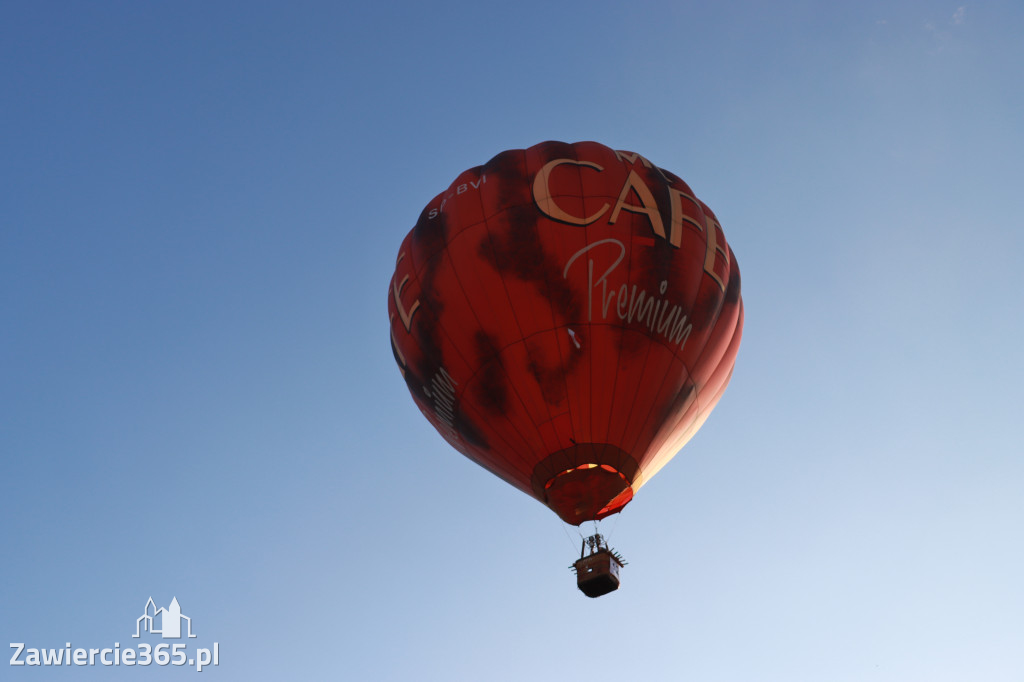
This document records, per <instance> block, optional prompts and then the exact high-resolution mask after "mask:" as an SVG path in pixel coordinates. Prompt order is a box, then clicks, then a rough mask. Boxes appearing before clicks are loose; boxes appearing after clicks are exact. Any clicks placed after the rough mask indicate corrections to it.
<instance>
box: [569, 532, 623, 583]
mask: <svg viewBox="0 0 1024 682" xmlns="http://www.w3.org/2000/svg"><path fill="white" fill-rule="evenodd" d="M588 547H589V549H590V553H589V554H587V549H588ZM625 565H626V562H625V561H623V559H622V556H621V555H620V554H619V553H618V552H616V551H615V550H613V549H612V548H611V547H609V546H608V545H607V543H606V542H605V540H604V538H603V537H602V536H601V535H600V534H594V535H591V536H590V537H589V538H585V539H584V540H583V545H582V547H581V548H580V558H579V559H578V560H576V562H575V563H573V565H572V566H571V570H572V571H573V573H575V574H576V586H577V587H578V588H579V589H580V592H582V593H583V594H585V595H587V596H588V597H590V598H595V597H600V596H602V595H605V594H608V593H609V592H614V591H615V590H617V589H619V583H620V580H619V571H620V570H621V569H622V567H623V566H625Z"/></svg>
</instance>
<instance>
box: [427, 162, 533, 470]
mask: <svg viewBox="0 0 1024 682" xmlns="http://www.w3.org/2000/svg"><path fill="white" fill-rule="evenodd" d="M516 151H517V152H518V153H519V154H520V155H521V156H522V162H523V170H524V172H525V170H526V151H525V150H522V149H520V150H516ZM477 200H478V201H479V202H480V213H481V215H483V217H484V219H483V226H484V231H485V232H486V233H487V241H488V243H489V244H490V245H491V251H492V252H493V253H494V254H495V257H497V256H498V254H497V251H496V250H495V246H494V237H493V235H492V234H491V225H490V218H493V217H497V216H499V215H502V214H503V213H507V212H508V209H509V208H510V207H505V208H504V209H502V210H500V211H497V212H496V213H494V215H493V216H490V217H488V216H487V207H486V206H485V205H484V201H483V193H482V192H481V193H479V194H477ZM445 247H446V248H447V244H446V245H445ZM498 279H499V280H500V281H501V289H502V291H503V292H504V293H505V299H506V300H507V301H508V306H509V310H510V311H511V313H512V319H513V320H514V321H515V324H516V329H517V330H518V332H519V338H520V339H521V340H525V339H524V334H523V327H522V325H521V324H519V316H518V315H517V314H516V309H515V306H514V305H513V303H512V297H511V296H510V295H509V292H508V287H506V286H505V278H504V276H502V274H501V273H500V272H499V273H498ZM459 286H460V287H462V282H461V280H460V281H459ZM465 295H466V294H465V289H463V296H465ZM466 298H467V301H468V300H469V297H468V296H467V297H466ZM470 309H471V310H472V306H470ZM473 315H474V317H477V324H478V325H479V322H480V320H479V317H478V316H477V315H476V311H475V310H474V311H473ZM512 345H514V343H509V344H507V345H506V346H505V347H504V348H503V349H502V350H501V351H499V352H498V354H497V356H496V357H498V358H500V357H501V353H502V352H503V351H504V350H505V348H509V347H511V346H512ZM524 351H528V349H527V348H526V347H525V345H524ZM527 354H528V352H527ZM499 366H501V370H502V372H503V373H504V374H505V377H506V379H507V380H508V385H509V387H510V388H511V389H512V392H513V393H515V395H516V398H517V399H518V400H519V404H520V405H522V407H523V410H524V411H525V413H526V414H527V415H528V416H530V417H531V420H530V421H531V423H532V426H533V430H534V431H535V432H536V434H537V439H538V441H539V442H540V446H541V448H542V449H543V448H544V435H543V434H542V433H541V431H540V426H539V425H538V424H536V423H535V422H533V419H532V414H531V411H530V409H529V407H528V406H527V405H526V402H525V401H524V400H523V397H522V395H520V393H519V389H518V387H517V386H516V384H515V382H514V381H513V380H512V377H511V376H509V374H508V372H507V371H505V367H504V366H503V365H501V363H500V362H499ZM474 374H475V373H474ZM545 410H546V411H547V413H548V419H549V420H550V419H551V410H550V409H548V408H547V406H546V405H545ZM505 420H506V421H507V422H509V423H510V424H512V426H513V427H514V428H515V429H516V431H517V432H519V429H518V427H516V426H515V424H513V423H512V420H510V419H508V417H507V416H506V417H505ZM520 433H521V432H520ZM523 440H524V441H526V440H527V439H526V438H524V439H523ZM527 442H528V441H527ZM520 458H522V459H523V463H524V464H525V465H526V467H527V468H529V469H530V470H531V474H532V468H533V466H534V464H533V463H531V462H530V461H529V459H527V458H525V457H524V456H523V455H520Z"/></svg>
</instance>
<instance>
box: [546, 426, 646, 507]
mask: <svg viewBox="0 0 1024 682" xmlns="http://www.w3.org/2000/svg"><path fill="white" fill-rule="evenodd" d="M638 472H639V466H637V464H636V460H634V459H633V457H632V456H630V455H629V454H627V453H626V452H624V451H623V450H621V449H619V448H617V447H615V446H612V445H607V444H603V443H585V444H579V445H576V446H574V447H572V448H567V449H566V450H561V451H559V452H557V453H554V454H553V455H550V456H549V457H547V458H545V459H544V460H543V461H542V462H541V463H540V464H538V465H537V468H536V469H535V470H534V475H533V488H534V494H535V496H536V497H537V499H539V500H541V501H542V502H543V503H544V504H546V505H547V506H548V507H550V508H551V509H552V510H553V511H554V512H555V513H556V514H558V516H559V517H560V518H561V519H562V520H563V521H565V522H566V523H570V524H572V525H574V526H578V525H580V524H581V523H583V522H584V521H596V520H598V519H603V518H604V517H606V516H608V515H610V514H615V513H616V512H619V511H622V508H623V507H625V506H626V505H627V504H628V503H629V501H630V500H632V499H633V487H632V484H633V480H634V479H635V478H636V475H637V473H638Z"/></svg>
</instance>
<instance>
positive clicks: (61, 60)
mask: <svg viewBox="0 0 1024 682" xmlns="http://www.w3.org/2000/svg"><path fill="white" fill-rule="evenodd" d="M1022 29H1024V4H1021V3H1020V2H1019V0H993V1H990V2H984V3H970V4H963V5H961V4H958V2H956V1H954V2H948V3H947V2H925V1H896V2H872V1H869V2H857V3H832V2H810V1H802V2H800V1H793V0H782V1H781V2H773V3H754V2H736V3H726V2H723V3H704V2H700V3H698V2H665V1H661V2H642V1H641V2H631V3H623V2H614V3H612V2H604V1H594V0H589V1H588V2H557V3H554V2H548V3H540V2H514V3H513V2H507V3H467V2H459V3H449V2H442V3H414V2H405V3H394V2H375V3H370V2H364V3H358V4H355V3H328V2H290V3H269V2H245V3H242V2H238V3H226V2H184V1H182V2H174V3H157V2H137V1H132V2H101V3H72V2H24V3H6V4H5V5H4V6H3V8H2V9H0V92H2V93H3V96H2V105H0V144H2V147H0V154H2V159H3V160H2V162H0V187H2V190H0V457H2V459H0V461H2V464H3V469H2V472H3V473H2V476H0V519H2V525H0V547H2V552H0V633H2V637H0V639H2V641H3V642H4V646H5V647H6V646H7V643H10V642H25V643H26V644H27V646H29V647H46V648H61V647H63V646H64V645H65V643H66V642H71V643H72V646H73V647H84V648H90V647H95V648H99V647H110V646H112V644H113V642H115V641H116V642H119V643H120V644H121V646H122V647H125V646H133V645H134V644H133V642H134V643H138V642H139V641H140V640H132V638H131V634H132V633H133V632H134V628H135V619H136V618H138V617H139V615H141V613H142V608H143V605H144V604H145V601H146V599H147V598H149V597H151V596H152V597H153V599H154V601H155V602H156V603H157V605H159V606H165V605H167V604H169V603H170V601H171V598H172V597H177V599H178V600H179V602H180V604H181V607H182V611H183V612H184V613H185V614H187V615H189V616H190V617H191V618H192V622H193V626H194V628H195V631H196V633H197V634H198V638H197V639H196V640H190V646H189V648H190V650H192V649H193V648H194V647H197V646H207V647H209V646H212V643H213V642H215V641H216V642H218V643H219V646H220V666H219V667H217V668H207V670H206V671H204V675H212V676H213V677H215V678H217V677H219V678H221V679H226V680H281V679H301V680H321V679H332V680H395V681H402V682H405V681H407V680H414V679H415V680H474V681H475V680H488V681H489V680H509V681H520V680H560V681H564V680H584V679H593V678H594V677H595V676H598V677H600V678H602V679H622V680H655V681H660V680H666V681H675V680H699V681H700V682H716V681H730V682H752V681H753V682H773V681H779V682H800V681H804V680H806V681H808V682H822V681H826V682H843V681H847V680H849V681H856V682H863V681H865V680H884V681H893V682H911V681H915V680H927V681H928V682H946V681H949V682H961V681H965V680H985V681H986V682H1002V681H1005V682H1019V681H1020V680H1021V679H1024V657H1022V654H1021V651H1022V642H1024V581H1022V576H1024V541H1022V537H1021V535H1022V525H1024V456H1022V455H1024V438H1022V437H1021V429H1020V425H1019V424H1020V420H1021V415H1020V410H1021V407H1022V406H1024V351H1022V350H1021V347H1020V339H1021V337H1022V332H1024V274H1022V268H1021V262H1022V261H1024V236H1022V235H1024V230H1022V229H1021V228H1022V225H1021V216H1022V215H1024V191H1022V189H1021V186H1020V185H1021V182H1022V180H1024V163H1022V161H1021V159H1022V158H1024V79H1022V78H1021V74H1022V73H1024V42H1022V41H1021V38H1020V36H1021V32H1022ZM547 139H558V140H566V141H576V140H588V139H592V140H597V141H599V142H602V143H605V144H608V145H610V146H613V147H616V148H619V149H627V150H633V151H637V152H640V153H642V154H644V155H645V156H647V157H648V158H649V159H651V160H652V161H653V162H654V163H656V164H658V165H659V166H662V167H665V168H667V169H669V170H672V171H673V172H675V173H677V174H678V175H680V176H681V177H682V178H683V179H685V180H686V181H687V182H688V183H689V184H690V186H691V187H692V188H693V189H694V191H695V192H696V193H697V195H698V196H699V197H700V198H701V199H702V200H704V201H705V202H706V203H707V204H708V205H710V206H711V207H712V208H713V209H714V211H715V212H716V214H717V215H718V217H719V218H720V220H721V221H722V224H723V227H724V230H725V233H726V235H727V237H728V239H729V242H730V244H731V245H732V247H733V249H734V250H735V252H736V255H737V258H738V261H739V264H740V267H741V270H742V273H743V278H744V279H743V298H744V303H745V307H746V326H745V330H744V339H743V345H742V347H741V349H740V355H739V360H738V362H737V366H736V371H735V375H734V378H733V382H732V384H731V386H730V388H729V390H728V391H727V392H726V394H725V397H724V398H723V400H722V401H721V402H720V403H719V406H718V408H717V410H716V411H715V413H714V414H713V415H712V417H711V418H710V419H709V420H708V422H707V424H706V425H705V427H704V428H703V430H702V431H701V432H700V433H699V434H698V435H697V437H696V438H695V439H694V440H693V441H691V443H690V444H689V445H688V446H687V447H686V449H685V450H684V451H683V453H682V454H680V455H679V456H678V457H676V459H675V460H674V461H673V462H672V463H671V464H670V465H668V466H667V467H666V468H665V469H664V470H662V471H661V472H660V473H659V475H658V476H657V477H656V478H655V479H654V480H653V481H651V482H650V483H649V484H648V485H646V486H645V487H644V488H643V490H642V491H641V494H639V495H638V496H637V498H636V499H635V500H634V501H633V502H632V503H631V504H630V506H629V507H628V508H627V509H626V511H625V512H624V513H623V514H622V515H620V516H619V517H615V518H612V519H609V520H606V521H605V522H603V523H602V526H603V527H604V528H605V529H606V530H608V531H611V539H612V544H613V545H614V546H615V547H616V548H617V549H618V550H619V551H621V552H622V553H623V554H624V555H625V557H626V559H627V560H628V561H629V565H628V566H627V567H626V568H625V570H624V572H623V586H622V589H621V590H619V591H618V592H616V593H614V594H612V595H609V596H607V597H603V598H601V599H598V600H589V599H587V598H585V597H584V596H582V595H581V594H580V593H579V592H578V591H577V590H576V588H575V584H574V578H573V576H572V574H571V573H570V572H569V571H568V570H567V566H568V565H569V564H570V563H571V561H572V560H573V558H574V557H575V556H576V554H577V553H578V541H579V535H578V534H577V532H576V530H575V529H573V528H570V527H566V526H562V524H561V523H560V522H559V521H558V519H557V517H555V515H554V514H553V513H551V512H550V511H549V510H547V509H546V508H545V507H543V506H542V505H540V504H538V503H537V502H536V501H534V500H532V499H530V498H529V497H527V496H525V495H523V494H522V493H521V492H519V491H517V490H514V489H513V488H511V487H510V486H507V485H506V484H504V483H502V482H501V481H499V480H498V479H496V478H494V477H493V476H490V475H489V474H487V472H485V471H484V470H482V469H481V468H479V467H477V466H475V465H473V464H472V463H470V462H469V461H467V460H465V459H464V458H462V457H461V456H460V455H458V454H457V453H455V452H454V451H453V450H451V449H450V448H449V447H448V446H447V445H446V444H445V443H444V442H443V441H442V439H441V438H440V436H438V435H437V434H436V432H434V431H433V429H432V428H431V427H430V426H429V424H427V422H426V421H425V420H424V419H423V418H422V416H421V415H420V414H419V412H418V410H417V409H416V408H415V406H414V404H413V402H412V400H411V398H410V397H409V395H408V391H407V390H406V388H405V386H404V383H403V382H402V380H401V377H400V375H399V372H398V369H397V368H396V366H395V363H394V359H393V357H392V353H391V349H390V346H389V342H388V325H387V309H386V293H387V285H388V281H389V278H390V276H391V273H392V270H393V267H394V260H395V256H396V254H397V250H398V246H399V244H400V242H401V240H402V238H403V237H404V235H405V234H406V232H407V231H408V230H409V229H410V228H411V227H412V225H413V223H414V222H415V220H416V218H417V216H418V215H419V212H420V210H421V208H422V207H423V206H424V205H425V204H426V203H427V202H428V201H429V200H430V199H431V198H432V197H433V196H434V195H435V194H437V193H438V192H440V191H441V190H442V189H444V188H445V187H447V186H448V184H449V183H450V182H451V181H452V180H453V179H454V178H455V177H456V175H458V173H460V172H461V171H462V170H464V169H466V168H469V167H471V166H474V165H477V164H480V163H483V162H485V161H486V160H487V159H489V158H490V157H491V156H493V155H494V154H495V153H497V152H498V151H501V150H503V149H508V148H517V147H526V146H530V145H532V144H535V143H537V142H540V141H543V140H547ZM158 641H159V640H155V639H154V640H153V641H152V643H153V644H156V643H158ZM8 651H9V653H8V656H9V655H10V653H13V651H12V650H8ZM4 666H5V668H4V672H3V673H0V677H3V678H4V679H13V680H18V679H26V678H32V679H44V678H49V677H50V676H51V675H53V674H56V673H53V672H52V671H50V672H47V671H46V670H45V669H30V668H14V667H10V666H9V665H8V664H7V663H4ZM60 674H61V675H64V676H65V677H67V679H72V678H74V679H76V680H78V679H82V680H85V679H108V678H111V677H113V678H124V677H138V678H139V679H154V678H160V679H163V678H165V677H173V676H177V678H176V679H180V678H182V677H186V676H188V675H191V674H194V673H189V672H186V671H184V670H177V669H174V668H158V667H157V666H155V665H154V666H150V667H149V668H126V667H119V668H103V667H100V666H97V667H95V668H73V669H71V670H68V671H67V672H66V673H64V672H62V673H60Z"/></svg>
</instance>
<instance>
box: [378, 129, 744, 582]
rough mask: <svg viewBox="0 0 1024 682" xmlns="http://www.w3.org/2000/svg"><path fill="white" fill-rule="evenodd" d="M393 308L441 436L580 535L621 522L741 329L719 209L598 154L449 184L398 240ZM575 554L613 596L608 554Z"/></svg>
mask: <svg viewBox="0 0 1024 682" xmlns="http://www.w3.org/2000/svg"><path fill="white" fill-rule="evenodd" d="M388 313H389V317H390V327H391V345H392V350H393V352H394V356H395V360H396V361H397V363H398V366H399V369H400V370H401V373H402V376H403V377H404V379H405V382H406V385H407V386H408V388H409V392H410V393H411V394H412V397H413V400H414V401H415V402H416V405H417V406H418V407H419V409H420V411H421V412H422V413H423V414H424V415H425V416H426V418H427V420H428V421H429V422H430V423H431V424H432V425H433V426H434V428H436V429H437V431H438V432H439V433H440V434H441V436H442V437H443V438H444V439H445V440H446V441H447V442H448V443H449V444H450V445H451V446H452V447H453V448H455V449H456V450H457V451H459V452H461V453H462V454H463V455H465V456H466V457H468V458H469V459H471V460H473V461H474V462H476V463H477V464H479V465H480V466H482V467H484V468H485V469H487V470H488V471H490V472H491V473H493V474H494V475H496V476H498V477H500V478H502V479H503V480H505V481H507V482H508V483H510V484H511V485H513V486H515V487H517V488H519V489H520V490H522V491H523V492H525V493H526V494H527V495H530V496H532V497H534V498H536V499H537V500H539V501H540V502H542V503H543V504H545V505H547V506H548V507H550V508H551V509H552V510H553V511H554V512H555V513H556V514H558V516H559V517H560V518H561V519H562V520H563V521H565V522H566V523H569V524H573V525H577V526H578V525H579V524H581V523H583V522H585V521H590V520H598V519H602V518H604V517H606V516H608V515H610V514H615V513H617V512H620V511H622V509H623V507H625V506H626V505H627V504H628V503H629V502H630V501H631V500H632V499H633V497H634V495H635V494H636V493H637V491H638V490H639V489H640V488H641V486H643V484H644V483H645V482H647V481H648V480H650V478H651V477H652V476H654V474H656V473H657V472H658V471H659V470H660V469H661V468H662V467H663V466H664V465H665V464H666V463H667V462H668V461H669V460H670V459H671V458H672V457H673V456H674V455H675V454H676V453H677V452H678V451H679V450H680V449H681V448H682V447H683V445H685V444H686V442H687V441H688V440H689V439H690V438H691V437H692V436H693V435H694V434H695V433H696V432H697V430H698V429H699V428H700V427H701V425H702V424H703V423H704V421H705V420H706V419H707V417H708V415H709V414H710V413H711V410H712V409H713V408H714V407H715V405H716V404H717V403H718V401H719V399H720V398H721V397H722V394H723V392H724V391H725V388H726V386H727V385H728V383H729V379H730V377H731V376H732V371H733V365H734V363H735V360H736V353H737V351H738V349H739V344H740V337H741V332H742V328H743V302H742V299H741V298H740V272H739V268H738V266H737V264H736V259H735V257H734V255H733V252H732V249H731V248H730V247H729V245H728V243H727V242H726V239H725V235H724V233H723V232H722V227H721V225H720V224H719V222H718V220H717V218H716V217H715V214H714V213H713V212H712V211H711V209H709V208H708V207H707V205H705V204H704V203H703V202H702V201H700V200H699V199H698V198H697V197H696V196H695V195H694V193H693V191H692V190H691V189H690V187H689V186H688V185H687V184H686V183H685V182H683V181H682V180H681V179H680V178H679V177H677V176H676V175H674V174H672V173H671V172H669V171H667V170H664V169H662V168H659V167H658V166H656V165H654V164H653V163H651V162H650V161H649V160H648V159H647V158H646V157H644V156H641V155H640V154H637V153H634V152H626V151H621V150H614V149H611V148H609V147H606V146H604V145H601V144H598V143H596V142H578V143H575V144H568V143H564V142H544V143H541V144H538V145H536V146H533V147H530V148H529V149H516V150H509V151H504V152H501V153H500V154H498V155H497V156H495V157H494V158H492V159H491V160H490V161H488V162H487V163H486V164H484V165H482V166H477V167H475V168H471V169H469V170H467V171H465V172H464V173H462V174H461V175H459V176H458V177H457V178H456V179H455V181H454V182H453V183H452V184H451V185H450V186H449V187H448V189H446V190H445V191H443V192H441V193H440V194H438V195H437V196H436V197H435V198H434V199H433V200H432V201H431V202H430V203H429V204H427V206H426V208H424V209H423V212H422V213H421V214H420V216H419V220H418V221H417V222H416V225H415V227H413V228H412V230H411V231H410V232H409V234H408V235H407V236H406V237H405V240H404V241H403V242H402V245H401V248H400V249H399V251H398V257H397V262H396V266H395V272H394V275H393V277H392V278H391V282H390V284H389V286H388ZM587 546H588V545H587V542H586V541H585V542H584V550H585V549H586V548H587ZM589 547H590V550H591V551H590V555H589V556H587V555H586V552H585V551H584V552H581V558H580V561H578V562H576V568H577V577H578V580H579V584H580V587H581V589H582V588H583V587H584V583H586V582H587V581H588V580H591V579H593V581H592V584H593V585H596V587H595V588H594V589H593V590H592V591H596V592H599V593H601V594H603V593H604V592H606V591H610V590H611V589H615V588H616V587H618V574H617V572H618V568H619V567H621V565H622V564H623V562H622V560H621V557H620V556H618V554H617V553H615V552H614V551H612V550H611V549H610V548H608V547H607V545H606V544H605V543H604V542H603V539H601V538H599V537H598V538H597V539H596V540H594V539H593V538H591V539H590V544H589ZM593 556H598V557H599V560H597V561H591V563H593V564H595V565H596V566H597V568H594V567H593V566H590V567H588V566H585V565H582V564H581V562H585V561H587V560H590V558H591V557H593ZM581 571H585V572H586V575H584V574H583V573H582V572H581ZM612 573H614V575H612ZM592 574H596V575H592ZM597 578H600V580H597ZM612 583H614V585H612ZM602 590H604V591H602ZM584 592H587V590H584ZM588 594H589V593H588ZM590 596H596V595H590Z"/></svg>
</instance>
